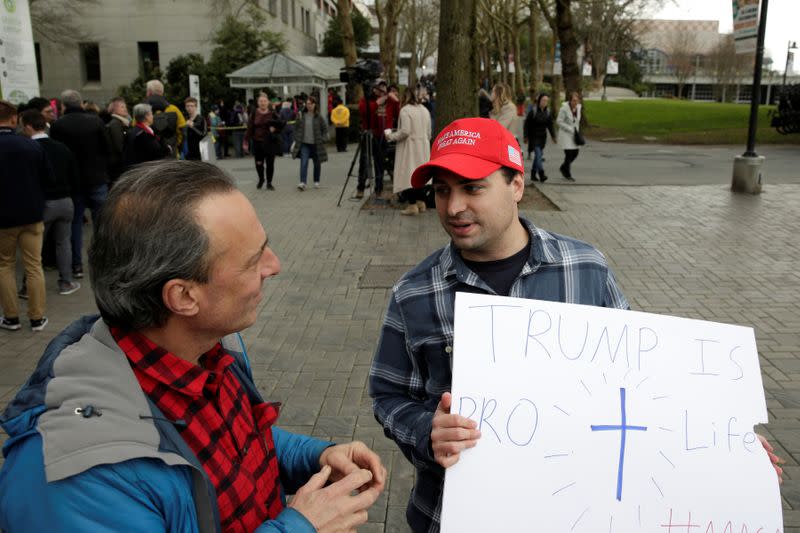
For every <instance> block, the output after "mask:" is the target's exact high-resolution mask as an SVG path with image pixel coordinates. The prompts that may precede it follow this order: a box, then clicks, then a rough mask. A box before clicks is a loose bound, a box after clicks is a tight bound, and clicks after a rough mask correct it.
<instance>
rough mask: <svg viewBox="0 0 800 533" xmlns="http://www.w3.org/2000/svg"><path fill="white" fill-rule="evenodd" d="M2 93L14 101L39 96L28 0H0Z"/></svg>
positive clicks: (0, 84)
mask: <svg viewBox="0 0 800 533" xmlns="http://www.w3.org/2000/svg"><path fill="white" fill-rule="evenodd" d="M0 95H1V96H2V98H3V99H4V100H8V101H9V102H11V103H12V104H22V103H26V102H27V101H28V100H30V99H31V98H33V97H34V96H39V78H38V75H37V74H36V51H35V49H34V46H33V31H32V30H31V17H30V12H29V11H28V0H3V2H0Z"/></svg>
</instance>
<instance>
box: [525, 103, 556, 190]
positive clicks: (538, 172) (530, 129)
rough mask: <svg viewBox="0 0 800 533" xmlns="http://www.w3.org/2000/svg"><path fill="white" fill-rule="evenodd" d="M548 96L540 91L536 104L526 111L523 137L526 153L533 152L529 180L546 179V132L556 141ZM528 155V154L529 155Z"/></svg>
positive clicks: (543, 180) (542, 180)
mask: <svg viewBox="0 0 800 533" xmlns="http://www.w3.org/2000/svg"><path fill="white" fill-rule="evenodd" d="M549 105H550V97H549V96H548V95H547V94H546V93H541V94H540V95H539V98H537V99H536V105H535V106H534V107H533V108H531V110H530V111H528V115H527V116H526V117H525V126H524V128H523V130H524V137H525V141H526V142H527V143H528V154H530V153H531V152H533V153H534V157H533V167H532V168H531V181H536V179H537V176H538V179H539V180H541V182H542V183H544V182H545V181H547V174H545V173H544V161H543V160H544V156H543V153H544V147H545V145H546V144H547V132H548V131H549V132H550V137H551V138H552V139H553V142H557V141H556V132H555V129H554V128H553V115H552V113H550V109H549V108H548V106H549ZM529 157H530V155H529Z"/></svg>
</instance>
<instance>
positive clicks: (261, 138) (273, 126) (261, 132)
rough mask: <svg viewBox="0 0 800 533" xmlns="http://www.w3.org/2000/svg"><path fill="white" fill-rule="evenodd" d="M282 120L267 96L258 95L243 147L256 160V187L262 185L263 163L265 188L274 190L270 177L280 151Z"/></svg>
mask: <svg viewBox="0 0 800 533" xmlns="http://www.w3.org/2000/svg"><path fill="white" fill-rule="evenodd" d="M283 126H284V122H283V121H282V120H281V119H280V117H278V115H277V113H275V112H273V110H272V106H271V105H270V103H269V98H267V95H266V94H264V93H261V94H259V95H258V100H257V107H256V108H255V110H254V111H253V112H252V113H250V116H249V117H248V119H247V130H246V131H245V134H244V142H243V148H244V150H248V149H249V150H250V152H251V153H252V154H253V158H254V159H255V161H256V174H258V185H256V188H257V189H260V188H261V187H262V186H263V185H264V165H265V163H266V167H267V169H266V170H267V190H269V191H274V190H275V187H273V186H272V177H273V176H274V175H275V156H278V155H280V154H281V152H282V148H281V137H280V131H281V129H282V128H283Z"/></svg>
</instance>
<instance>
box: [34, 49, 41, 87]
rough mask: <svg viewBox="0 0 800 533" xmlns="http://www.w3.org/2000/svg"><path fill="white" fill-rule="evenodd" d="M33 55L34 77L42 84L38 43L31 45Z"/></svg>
mask: <svg viewBox="0 0 800 533" xmlns="http://www.w3.org/2000/svg"><path fill="white" fill-rule="evenodd" d="M33 53H34V54H35V55H36V77H37V78H39V83H42V49H41V48H40V47H39V43H33Z"/></svg>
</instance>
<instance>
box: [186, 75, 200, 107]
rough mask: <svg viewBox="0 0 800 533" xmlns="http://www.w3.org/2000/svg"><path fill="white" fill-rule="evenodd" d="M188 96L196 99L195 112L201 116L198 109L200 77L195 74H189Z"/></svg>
mask: <svg viewBox="0 0 800 533" xmlns="http://www.w3.org/2000/svg"><path fill="white" fill-rule="evenodd" d="M189 96H191V97H192V98H197V112H198V113H199V114H200V115H202V114H203V111H202V110H201V109H200V76H198V75H197V74H189Z"/></svg>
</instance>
